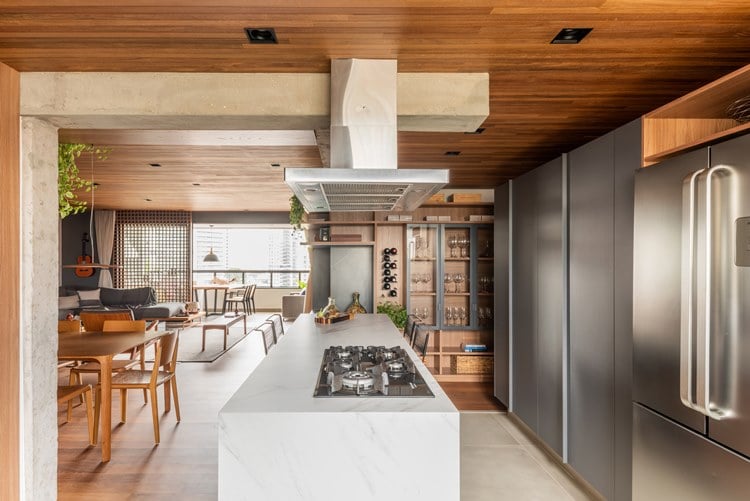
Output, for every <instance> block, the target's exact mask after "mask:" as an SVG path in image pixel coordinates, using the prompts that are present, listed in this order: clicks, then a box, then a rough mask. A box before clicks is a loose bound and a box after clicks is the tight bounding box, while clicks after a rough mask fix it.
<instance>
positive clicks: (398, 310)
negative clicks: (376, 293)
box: [376, 301, 407, 329]
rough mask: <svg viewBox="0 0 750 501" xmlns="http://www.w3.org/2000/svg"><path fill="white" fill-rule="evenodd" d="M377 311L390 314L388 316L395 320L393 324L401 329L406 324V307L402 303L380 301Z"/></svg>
mask: <svg viewBox="0 0 750 501" xmlns="http://www.w3.org/2000/svg"><path fill="white" fill-rule="evenodd" d="M376 311H377V312H378V313H384V314H385V315H388V318H390V319H391V322H393V324H394V325H395V326H396V327H398V328H399V329H403V328H404V326H405V325H406V317H407V314H406V307H405V306H404V305H402V304H399V303H394V302H391V301H386V302H384V303H380V304H379V305H378V306H377V308H376Z"/></svg>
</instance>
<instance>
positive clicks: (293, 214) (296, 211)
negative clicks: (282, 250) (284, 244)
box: [289, 195, 305, 230]
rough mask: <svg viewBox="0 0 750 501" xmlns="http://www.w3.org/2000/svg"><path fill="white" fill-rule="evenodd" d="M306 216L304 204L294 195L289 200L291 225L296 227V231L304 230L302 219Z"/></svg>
mask: <svg viewBox="0 0 750 501" xmlns="http://www.w3.org/2000/svg"><path fill="white" fill-rule="evenodd" d="M304 215H305V209H304V208H303V207H302V202H300V201H299V198H297V195H292V197H291V198H290V199H289V224H291V225H292V227H294V229H295V230H299V229H301V228H302V217H303V216H304Z"/></svg>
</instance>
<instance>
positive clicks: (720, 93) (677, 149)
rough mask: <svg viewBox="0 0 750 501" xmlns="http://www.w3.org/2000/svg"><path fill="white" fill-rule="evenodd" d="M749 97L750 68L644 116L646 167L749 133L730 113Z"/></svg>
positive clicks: (745, 125)
mask: <svg viewBox="0 0 750 501" xmlns="http://www.w3.org/2000/svg"><path fill="white" fill-rule="evenodd" d="M747 96H750V65H748V66H745V67H744V68H741V69H739V70H737V71H735V72H733V73H730V74H728V75H726V76H724V77H722V78H720V79H718V80H716V81H714V82H711V83H710V84H708V85H704V86H703V87H701V88H700V89H697V90H695V91H693V92H691V93H689V94H686V95H685V96H683V97H681V98H679V99H676V100H674V101H672V102H671V103H668V104H666V105H664V106H662V107H660V108H657V109H656V110H654V111H652V112H651V113H648V114H646V115H644V117H643V158H642V164H643V166H648V165H651V164H654V163H656V162H660V161H662V160H665V159H667V158H670V157H672V156H675V155H677V154H679V153H683V152H687V151H691V150H695V149H698V148H701V147H703V146H707V145H710V144H713V143H716V142H719V141H722V140H725V139H729V138H731V137H735V136H738V135H740V134H745V133H746V132H748V131H749V130H750V124H747V123H746V124H741V123H739V122H737V121H736V120H734V119H732V118H731V117H730V116H729V115H728V113H727V108H728V107H729V106H730V105H731V104H732V103H734V102H735V101H736V100H738V99H740V98H744V97H747Z"/></svg>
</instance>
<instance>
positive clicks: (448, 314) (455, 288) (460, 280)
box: [440, 225, 474, 329]
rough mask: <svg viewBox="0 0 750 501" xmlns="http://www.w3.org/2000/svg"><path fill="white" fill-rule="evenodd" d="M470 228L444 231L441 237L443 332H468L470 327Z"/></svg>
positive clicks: (449, 227) (471, 247)
mask: <svg viewBox="0 0 750 501" xmlns="http://www.w3.org/2000/svg"><path fill="white" fill-rule="evenodd" d="M471 233H472V232H471V227H469V226H452V225H451V226H449V225H446V226H444V228H443V238H442V242H441V244H442V249H441V250H442V256H443V259H442V263H441V264H442V266H441V268H442V277H441V283H440V287H442V295H443V301H442V305H441V306H442V308H441V309H442V311H441V315H442V318H441V325H442V328H443V329H468V328H470V327H471V326H472V308H471V306H472V302H471V297H472V294H471V291H472V286H473V284H472V280H473V276H472V266H471V256H472V253H473V252H474V249H473V245H474V242H472V238H471V236H472V235H471Z"/></svg>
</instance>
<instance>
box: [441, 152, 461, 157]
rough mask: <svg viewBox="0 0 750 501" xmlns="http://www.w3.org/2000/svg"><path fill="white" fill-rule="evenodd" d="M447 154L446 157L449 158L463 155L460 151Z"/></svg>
mask: <svg viewBox="0 0 750 501" xmlns="http://www.w3.org/2000/svg"><path fill="white" fill-rule="evenodd" d="M445 154H446V156H449V157H457V156H458V155H460V154H461V152H460V151H446V152H445Z"/></svg>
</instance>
